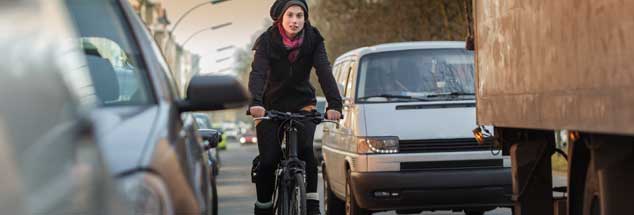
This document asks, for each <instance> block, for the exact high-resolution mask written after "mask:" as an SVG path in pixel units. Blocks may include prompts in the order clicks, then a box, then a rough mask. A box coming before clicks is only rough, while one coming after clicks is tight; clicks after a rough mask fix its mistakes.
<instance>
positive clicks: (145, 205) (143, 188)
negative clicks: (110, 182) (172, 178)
mask: <svg viewBox="0 0 634 215" xmlns="http://www.w3.org/2000/svg"><path fill="white" fill-rule="evenodd" d="M118 182H119V185H120V186H121V189H122V191H123V192H122V193H123V196H124V198H125V200H126V201H125V202H126V203H127V204H129V206H130V208H131V209H132V210H133V213H134V214H161V215H170V214H172V207H171V202H170V200H169V195H168V194H167V188H166V187H165V184H164V183H163V181H162V180H161V179H160V178H159V177H158V176H156V175H154V174H152V173H148V172H139V173H134V174H132V175H128V176H124V177H123V178H120V179H119V181H118Z"/></svg>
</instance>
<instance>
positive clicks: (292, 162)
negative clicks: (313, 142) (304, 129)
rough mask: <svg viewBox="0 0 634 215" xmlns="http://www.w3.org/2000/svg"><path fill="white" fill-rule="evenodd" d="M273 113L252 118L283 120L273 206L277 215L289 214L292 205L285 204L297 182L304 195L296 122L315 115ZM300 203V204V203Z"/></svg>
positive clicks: (289, 199)
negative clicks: (282, 143)
mask: <svg viewBox="0 0 634 215" xmlns="http://www.w3.org/2000/svg"><path fill="white" fill-rule="evenodd" d="M270 113H272V114H273V117H268V116H267V117H260V118H255V119H254V120H263V119H267V120H270V119H272V118H273V119H277V120H279V119H280V118H282V119H284V120H283V123H284V125H283V129H284V137H285V138H284V140H285V141H284V144H285V145H286V151H285V153H284V156H282V160H281V162H280V164H279V165H278V168H277V170H276V171H275V176H276V178H275V192H274V196H273V201H274V208H275V210H277V211H278V215H286V214H290V211H291V208H290V207H292V205H291V204H290V203H289V204H285V203H288V202H290V201H291V198H293V196H291V194H292V192H293V190H292V189H295V187H296V185H297V184H301V187H303V188H299V189H301V191H300V192H299V194H300V195H301V193H303V195H305V187H304V185H305V179H306V163H305V162H304V161H302V160H300V159H299V156H298V147H299V146H298V142H297V136H298V130H297V126H296V125H297V124H301V122H302V121H304V120H314V119H317V118H316V117H314V116H313V117H310V116H306V117H302V115H294V114H291V113H280V112H270ZM278 117H280V118H278ZM318 120H319V123H321V122H332V123H335V124H337V125H338V123H337V122H336V121H330V120H324V119H323V118H318ZM300 199H302V200H300V201H305V196H303V197H300ZM300 205H301V204H300ZM303 205H304V207H303V209H302V206H300V207H299V210H303V211H304V212H305V209H306V208H305V205H306V204H305V202H304V204H303Z"/></svg>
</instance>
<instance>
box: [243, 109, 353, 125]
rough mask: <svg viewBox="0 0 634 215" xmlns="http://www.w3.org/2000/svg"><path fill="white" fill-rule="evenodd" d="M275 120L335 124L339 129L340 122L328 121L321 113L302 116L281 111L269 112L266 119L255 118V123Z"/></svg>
mask: <svg viewBox="0 0 634 215" xmlns="http://www.w3.org/2000/svg"><path fill="white" fill-rule="evenodd" d="M275 119H279V120H288V119H294V120H311V121H313V122H315V123H316V124H320V123H323V122H327V123H333V124H335V125H337V127H339V126H340V125H339V121H337V120H328V119H325V117H324V116H323V115H322V114H321V113H319V112H310V114H302V113H290V112H286V113H285V112H280V111H274V110H272V111H267V112H266V114H265V115H264V117H254V118H253V121H257V120H275Z"/></svg>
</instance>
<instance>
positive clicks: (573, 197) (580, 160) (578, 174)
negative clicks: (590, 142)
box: [568, 139, 590, 215]
mask: <svg viewBox="0 0 634 215" xmlns="http://www.w3.org/2000/svg"><path fill="white" fill-rule="evenodd" d="M568 147H569V148H568V163H569V173H568V178H569V180H568V196H569V197H568V213H569V214H580V215H582V214H584V212H583V210H584V201H585V194H584V193H585V190H586V178H587V177H588V168H589V166H590V150H589V149H588V148H587V147H586V145H585V141H583V139H580V140H579V141H577V142H575V143H573V144H570V145H569V146H568Z"/></svg>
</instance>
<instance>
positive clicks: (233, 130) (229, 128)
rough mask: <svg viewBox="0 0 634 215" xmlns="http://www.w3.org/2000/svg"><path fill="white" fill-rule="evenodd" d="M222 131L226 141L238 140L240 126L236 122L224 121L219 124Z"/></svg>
mask: <svg viewBox="0 0 634 215" xmlns="http://www.w3.org/2000/svg"><path fill="white" fill-rule="evenodd" d="M221 128H222V132H223V134H224V135H225V137H226V138H227V140H228V141H238V138H240V133H239V131H240V128H239V127H238V125H237V124H236V123H233V122H224V123H222V124H221Z"/></svg>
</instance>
